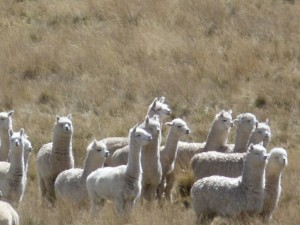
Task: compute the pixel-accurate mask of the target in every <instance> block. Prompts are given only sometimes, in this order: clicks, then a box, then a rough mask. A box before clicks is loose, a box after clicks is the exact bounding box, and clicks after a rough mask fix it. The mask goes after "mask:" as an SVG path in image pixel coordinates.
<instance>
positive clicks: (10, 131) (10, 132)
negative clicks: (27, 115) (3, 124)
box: [8, 129, 14, 137]
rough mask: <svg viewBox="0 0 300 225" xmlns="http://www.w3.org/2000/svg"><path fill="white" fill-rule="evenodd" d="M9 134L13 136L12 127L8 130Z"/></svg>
mask: <svg viewBox="0 0 300 225" xmlns="http://www.w3.org/2000/svg"><path fill="white" fill-rule="evenodd" d="M8 134H9V136H10V137H11V136H12V135H13V134H14V132H13V130H12V129H9V130H8Z"/></svg>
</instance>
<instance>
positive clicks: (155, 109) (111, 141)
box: [103, 96, 172, 166]
mask: <svg viewBox="0 0 300 225" xmlns="http://www.w3.org/2000/svg"><path fill="white" fill-rule="evenodd" d="M171 112H172V111H171V109H170V106H169V105H168V104H166V103H165V97H164V96H162V97H160V98H158V97H156V98H155V99H154V100H153V102H152V103H151V104H150V105H149V107H148V111H147V115H148V116H149V118H152V117H153V116H154V115H158V117H159V121H160V123H162V120H163V119H164V118H165V117H167V116H170V115H171ZM103 141H105V142H106V145H107V149H108V151H109V155H110V156H109V157H108V158H107V159H106V161H105V165H107V166H113V162H112V156H113V154H114V152H115V151H116V150H118V149H121V148H123V147H125V146H127V145H128V143H129V140H128V137H108V138H105V139H103ZM125 157H127V155H126V156H125ZM126 161H127V158H126ZM120 165H122V164H120Z"/></svg>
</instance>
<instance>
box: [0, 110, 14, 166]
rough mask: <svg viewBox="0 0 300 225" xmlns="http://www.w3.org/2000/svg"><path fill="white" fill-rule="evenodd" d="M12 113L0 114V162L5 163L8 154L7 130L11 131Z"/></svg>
mask: <svg viewBox="0 0 300 225" xmlns="http://www.w3.org/2000/svg"><path fill="white" fill-rule="evenodd" d="M13 113H14V111H13V110H12V111H9V112H0V139H1V146H0V161H7V158H8V152H9V134H8V131H9V129H12V115H13Z"/></svg>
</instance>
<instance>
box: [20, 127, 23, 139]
mask: <svg viewBox="0 0 300 225" xmlns="http://www.w3.org/2000/svg"><path fill="white" fill-rule="evenodd" d="M20 135H21V137H23V136H24V128H21V129H20Z"/></svg>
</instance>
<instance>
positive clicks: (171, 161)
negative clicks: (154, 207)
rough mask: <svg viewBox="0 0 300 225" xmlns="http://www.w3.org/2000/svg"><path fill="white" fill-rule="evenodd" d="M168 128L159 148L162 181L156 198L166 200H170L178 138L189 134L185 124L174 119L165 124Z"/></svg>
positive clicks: (178, 119)
mask: <svg viewBox="0 0 300 225" xmlns="http://www.w3.org/2000/svg"><path fill="white" fill-rule="evenodd" d="M166 125H167V126H169V127H170V128H169V133H168V136H167V138H166V144H165V146H164V147H162V148H161V152H160V162H161V166H162V179H161V182H160V184H159V186H158V188H157V197H158V199H162V196H163V194H165V198H166V199H167V200H171V190H172V188H173V183H174V179H175V178H174V173H173V172H174V168H175V161H176V157H177V149H178V142H179V139H180V137H182V136H184V135H187V134H189V133H190V129H189V127H188V126H187V124H186V122H185V121H184V120H182V119H180V118H176V119H174V120H172V121H171V122H167V123H166Z"/></svg>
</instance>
